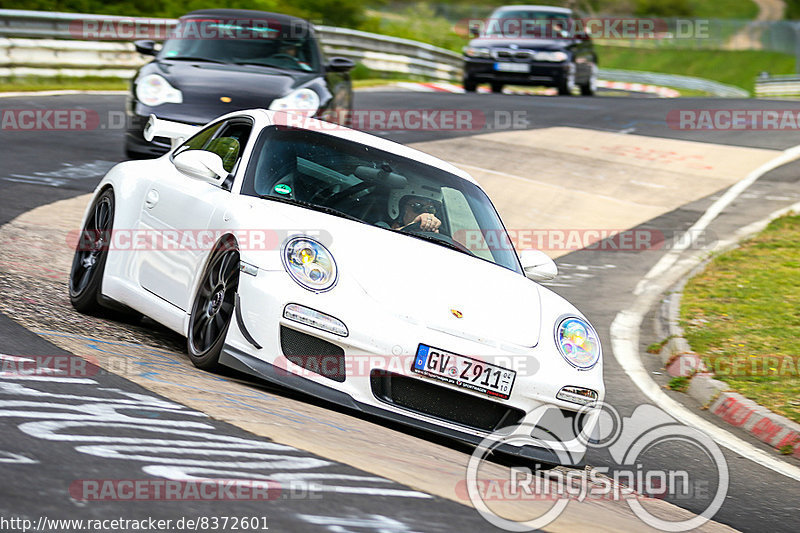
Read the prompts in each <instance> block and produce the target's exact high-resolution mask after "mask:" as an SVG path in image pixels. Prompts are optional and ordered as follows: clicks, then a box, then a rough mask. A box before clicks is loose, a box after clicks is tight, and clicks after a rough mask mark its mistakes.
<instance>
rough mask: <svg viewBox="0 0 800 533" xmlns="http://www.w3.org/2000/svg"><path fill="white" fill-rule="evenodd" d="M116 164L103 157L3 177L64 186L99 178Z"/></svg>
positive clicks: (50, 185) (38, 183)
mask: <svg viewBox="0 0 800 533" xmlns="http://www.w3.org/2000/svg"><path fill="white" fill-rule="evenodd" d="M116 164H117V163H116V162H115V161H104V160H101V159H98V160H95V161H91V162H88V163H81V164H79V165H75V164H73V163H61V167H60V168H57V169H54V170H49V171H43V172H33V173H31V174H11V175H9V176H3V177H2V179H4V180H6V181H14V182H17V183H30V184H34V185H47V186H49V187H63V186H64V185H67V184H69V183H70V182H72V181H74V180H80V179H85V178H99V177H101V176H103V175H104V174H105V173H106V172H108V170H109V169H110V168H111V167H113V166H114V165H116Z"/></svg>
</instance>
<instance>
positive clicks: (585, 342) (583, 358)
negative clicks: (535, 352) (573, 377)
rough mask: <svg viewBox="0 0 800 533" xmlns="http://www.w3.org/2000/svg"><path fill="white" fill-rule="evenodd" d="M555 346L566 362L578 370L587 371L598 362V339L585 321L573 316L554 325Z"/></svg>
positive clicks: (599, 349) (599, 351) (599, 350)
mask: <svg viewBox="0 0 800 533" xmlns="http://www.w3.org/2000/svg"><path fill="white" fill-rule="evenodd" d="M555 336H556V346H558V351H559V352H561V355H562V356H563V357H564V359H566V361H567V362H568V363H569V364H571V365H572V366H574V367H575V368H577V369H579V370H589V369H590V368H592V367H593V366H594V365H596V364H597V361H599V360H600V353H601V348H600V338H599V337H598V336H597V332H596V331H595V330H594V328H593V327H592V326H591V324H589V322H587V321H586V320H584V319H582V318H578V317H574V316H570V317H565V318H562V319H561V320H560V321H559V322H558V323H557V324H556V330H555Z"/></svg>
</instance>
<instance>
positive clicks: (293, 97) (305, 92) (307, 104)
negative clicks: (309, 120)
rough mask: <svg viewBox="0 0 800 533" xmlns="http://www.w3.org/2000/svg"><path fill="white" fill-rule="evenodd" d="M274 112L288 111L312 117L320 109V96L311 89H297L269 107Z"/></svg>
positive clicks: (277, 99)
mask: <svg viewBox="0 0 800 533" xmlns="http://www.w3.org/2000/svg"><path fill="white" fill-rule="evenodd" d="M269 108H270V109H271V110H272V111H287V112H289V113H296V114H298V115H303V116H306V117H311V116H313V115H314V113H316V112H317V110H318V109H319V95H318V94H317V93H315V92H314V91H312V90H311V89H297V90H296V91H294V92H292V93H289V94H287V95H286V96H284V97H283V98H276V99H275V100H273V101H272V103H271V104H270V105H269Z"/></svg>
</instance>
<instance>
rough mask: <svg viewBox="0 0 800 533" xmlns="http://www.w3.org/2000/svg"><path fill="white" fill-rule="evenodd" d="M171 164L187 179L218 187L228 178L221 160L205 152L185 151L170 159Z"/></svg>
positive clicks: (215, 155) (213, 154)
mask: <svg viewBox="0 0 800 533" xmlns="http://www.w3.org/2000/svg"><path fill="white" fill-rule="evenodd" d="M172 164H173V165H175V168H177V169H178V170H179V171H180V172H182V173H183V174H186V175H187V176H189V177H192V178H196V179H199V180H203V181H207V182H209V183H213V184H215V185H219V184H220V182H221V181H222V180H224V179H225V178H227V177H228V172H227V171H226V170H225V168H224V167H223V166H222V158H221V157H220V156H218V155H217V154H215V153H212V152H206V151H205V150H186V151H185V152H181V153H179V154H178V155H176V156H175V157H173V158H172Z"/></svg>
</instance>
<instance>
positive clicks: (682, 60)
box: [596, 46, 795, 93]
mask: <svg viewBox="0 0 800 533" xmlns="http://www.w3.org/2000/svg"><path fill="white" fill-rule="evenodd" d="M596 49H597V56H598V58H599V62H600V66H601V67H602V68H618V69H625V70H644V71H648V72H661V73H664V74H679V75H682V76H696V77H698V78H705V79H708V80H713V81H718V82H720V83H726V84H728V85H735V86H737V87H741V88H742V89H745V90H747V91H750V92H751V93H752V92H753V90H754V87H755V79H756V76H758V75H759V73H761V72H763V71H766V72H769V73H770V74H791V73H793V72H794V68H795V58H794V56H790V55H787V54H781V53H779V52H763V51H748V50H744V51H731V50H668V49H663V48H662V49H658V50H651V49H645V48H629V47H623V46H597V47H596Z"/></svg>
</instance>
